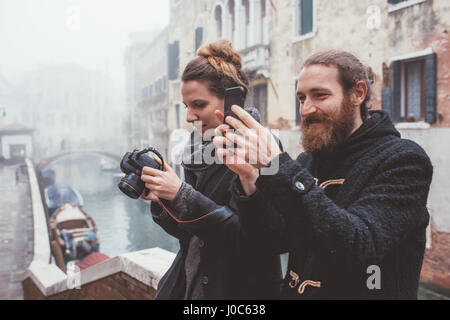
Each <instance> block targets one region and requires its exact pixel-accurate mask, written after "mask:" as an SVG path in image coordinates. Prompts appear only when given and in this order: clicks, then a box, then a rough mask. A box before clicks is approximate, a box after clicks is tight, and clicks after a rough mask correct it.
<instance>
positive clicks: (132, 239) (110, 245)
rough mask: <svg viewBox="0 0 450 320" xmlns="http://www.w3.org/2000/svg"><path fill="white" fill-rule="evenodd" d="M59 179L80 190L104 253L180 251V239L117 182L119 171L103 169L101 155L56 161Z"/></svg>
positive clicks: (53, 166)
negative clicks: (157, 249)
mask: <svg viewBox="0 0 450 320" xmlns="http://www.w3.org/2000/svg"><path fill="white" fill-rule="evenodd" d="M50 168H51V169H53V170H55V173H56V178H55V182H61V183H65V184H68V185H70V186H72V187H73V188H75V189H77V190H78V191H79V192H80V193H81V195H82V197H83V199H84V206H83V209H84V210H85V211H86V212H87V213H88V214H90V215H91V216H92V218H93V219H94V220H95V223H96V225H97V229H98V236H99V240H100V252H102V253H104V254H107V255H108V256H110V257H113V256H116V255H119V254H122V253H127V252H133V251H139V250H143V249H148V248H153V247H160V248H162V249H165V250H168V251H171V252H175V253H176V252H177V251H178V248H179V245H178V241H177V240H176V239H175V238H173V237H171V236H170V235H168V234H167V233H165V232H164V231H163V230H162V229H161V227H159V226H158V225H157V224H156V223H154V222H153V219H152V217H151V214H150V211H149V203H148V202H145V201H143V200H134V199H131V198H128V197H127V196H126V195H125V194H123V193H122V192H121V191H120V190H119V189H118V188H117V184H116V183H114V181H113V175H114V174H115V173H118V172H119V170H117V171H103V170H102V167H101V158H100V157H96V156H76V157H75V156H73V157H70V158H64V159H61V160H59V161H58V162H56V163H54V164H53V165H52V166H51V167H50Z"/></svg>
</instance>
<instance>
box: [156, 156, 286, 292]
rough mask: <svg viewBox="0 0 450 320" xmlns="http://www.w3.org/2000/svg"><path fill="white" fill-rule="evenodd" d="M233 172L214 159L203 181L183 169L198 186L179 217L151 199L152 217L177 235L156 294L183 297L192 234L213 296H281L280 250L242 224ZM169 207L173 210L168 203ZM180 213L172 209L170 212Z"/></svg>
mask: <svg viewBox="0 0 450 320" xmlns="http://www.w3.org/2000/svg"><path fill="white" fill-rule="evenodd" d="M235 176H236V175H235V174H234V173H233V172H231V171H230V170H229V169H228V168H227V167H226V166H224V165H217V164H216V165H212V166H210V167H209V168H208V169H207V172H206V175H205V176H204V177H203V178H202V179H201V181H196V177H195V175H194V174H193V173H192V172H190V171H188V170H185V177H186V181H185V182H187V183H189V184H190V185H192V186H193V187H194V188H195V189H196V190H198V191H199V192H198V193H196V196H195V197H196V199H195V200H194V201H191V203H190V204H189V210H188V211H189V212H188V213H186V212H185V213H184V214H183V220H187V221H191V220H196V219H198V218H200V217H202V216H204V215H205V214H207V213H209V212H210V214H209V215H208V216H206V217H205V218H204V219H201V220H198V221H195V222H192V223H177V222H176V221H175V220H174V219H172V217H170V216H169V215H168V214H167V212H166V210H163V209H162V208H161V207H160V206H159V205H158V204H156V203H152V205H151V211H152V215H153V219H154V220H155V222H156V223H158V224H159V225H160V226H161V227H162V228H163V229H164V230H165V231H166V232H168V233H169V234H171V235H172V236H174V237H176V238H178V239H179V241H180V251H179V252H178V254H177V256H176V258H175V260H174V262H173V264H172V266H171V267H170V268H169V270H168V271H167V273H166V274H165V275H164V277H163V278H162V279H161V281H160V282H159V284H158V289H157V293H156V296H155V299H163V300H167V299H182V298H183V295H184V293H185V290H186V288H185V287H186V284H185V282H186V280H185V271H184V263H185V259H186V254H187V250H188V247H189V242H190V239H191V237H192V235H195V236H197V237H199V238H200V239H201V241H200V244H199V246H200V281H201V284H202V286H203V292H204V297H205V299H207V300H217V299H274V298H278V297H279V288H280V280H281V279H282V275H281V263H280V256H279V255H276V254H268V253H267V251H261V250H259V249H258V248H256V247H255V246H254V241H251V240H250V239H248V236H247V234H246V232H245V230H243V228H242V226H241V223H240V218H239V216H238V215H237V214H236V213H235V211H236V209H235V205H234V204H233V202H232V201H231V191H230V186H231V181H232V179H233V178H235ZM168 210H171V209H170V208H168ZM171 213H172V214H175V215H177V216H179V214H178V213H176V212H171Z"/></svg>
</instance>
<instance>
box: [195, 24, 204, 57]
mask: <svg viewBox="0 0 450 320" xmlns="http://www.w3.org/2000/svg"><path fill="white" fill-rule="evenodd" d="M202 42H203V28H202V27H198V28H197V29H195V51H197V50H198V49H199V48H200V46H201V45H202Z"/></svg>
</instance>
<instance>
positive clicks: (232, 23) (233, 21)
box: [228, 0, 236, 33]
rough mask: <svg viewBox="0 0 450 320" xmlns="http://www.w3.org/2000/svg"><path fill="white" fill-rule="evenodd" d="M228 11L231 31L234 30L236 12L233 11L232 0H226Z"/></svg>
mask: <svg viewBox="0 0 450 320" xmlns="http://www.w3.org/2000/svg"><path fill="white" fill-rule="evenodd" d="M228 12H229V13H230V17H231V32H232V33H233V32H234V31H235V30H236V14H235V11H234V0H230V1H228Z"/></svg>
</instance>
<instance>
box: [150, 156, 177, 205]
mask: <svg viewBox="0 0 450 320" xmlns="http://www.w3.org/2000/svg"><path fill="white" fill-rule="evenodd" d="M155 160H156V161H158V162H159V164H161V161H160V160H159V159H158V158H155ZM141 180H142V181H144V182H145V187H146V188H147V189H149V190H150V193H149V195H148V196H145V195H142V196H141V198H142V199H145V200H151V201H155V202H159V201H160V199H165V200H170V201H171V200H173V199H175V197H176V195H177V193H178V191H179V190H180V187H181V185H182V183H183V182H182V181H181V180H180V178H178V176H177V174H176V173H175V171H174V170H173V169H172V168H171V167H169V166H168V165H167V164H166V163H164V171H161V170H158V169H153V168H150V167H144V168H143V169H142V176H141Z"/></svg>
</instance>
